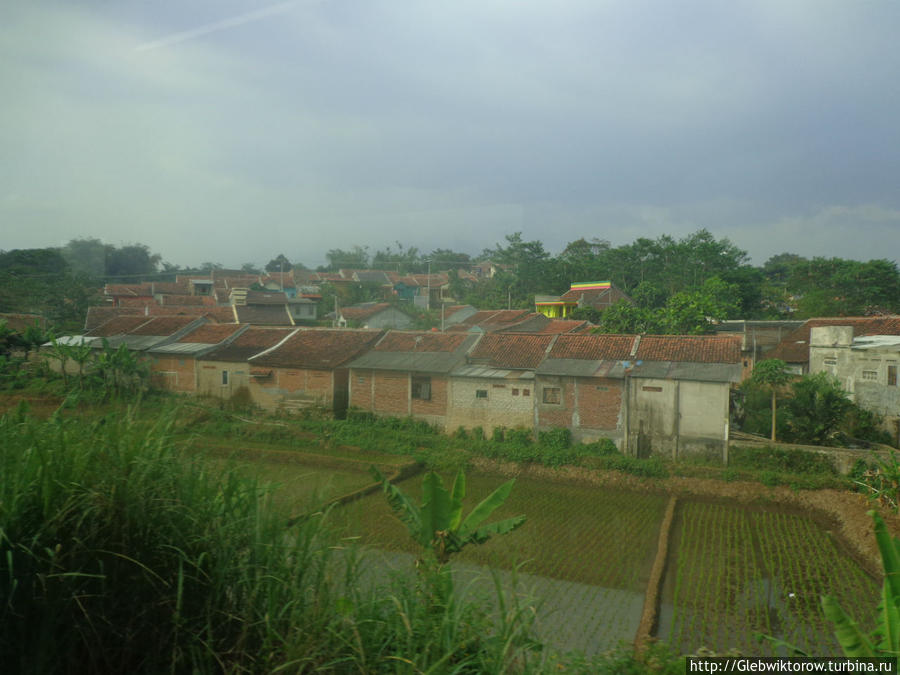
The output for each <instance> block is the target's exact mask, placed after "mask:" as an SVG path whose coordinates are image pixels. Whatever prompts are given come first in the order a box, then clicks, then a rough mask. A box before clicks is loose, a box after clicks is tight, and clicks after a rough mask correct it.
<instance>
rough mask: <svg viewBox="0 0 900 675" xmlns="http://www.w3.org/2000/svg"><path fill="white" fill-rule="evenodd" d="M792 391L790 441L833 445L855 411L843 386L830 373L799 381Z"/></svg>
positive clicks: (788, 405) (788, 407) (789, 405)
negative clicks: (845, 422)
mask: <svg viewBox="0 0 900 675" xmlns="http://www.w3.org/2000/svg"><path fill="white" fill-rule="evenodd" d="M763 363H766V362H765V361H764V362H763ZM754 374H755V371H754ZM792 389H793V395H792V396H791V398H789V399H788V400H787V414H788V429H789V433H790V438H789V439H788V440H791V441H794V442H797V443H810V444H813V445H834V444H835V440H834V437H835V434H836V433H837V432H838V429H839V428H840V427H841V424H842V422H843V421H844V418H845V417H846V416H847V414H848V413H849V412H850V411H851V409H852V408H853V403H852V402H851V401H850V399H849V398H847V394H846V392H845V391H844V390H843V389H842V388H841V385H840V383H839V382H838V381H837V379H835V378H834V377H833V376H832V375H830V374H829V373H816V374H814V375H809V376H807V377H803V378H801V379H799V380H797V381H796V382H794V383H793V385H792ZM773 440H774V439H773Z"/></svg>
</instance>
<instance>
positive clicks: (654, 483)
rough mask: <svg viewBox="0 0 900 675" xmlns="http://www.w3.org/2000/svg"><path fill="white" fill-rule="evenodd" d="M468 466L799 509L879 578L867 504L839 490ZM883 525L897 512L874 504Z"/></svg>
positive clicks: (897, 524)
mask: <svg viewBox="0 0 900 675" xmlns="http://www.w3.org/2000/svg"><path fill="white" fill-rule="evenodd" d="M471 465H472V466H473V468H476V469H478V470H479V471H487V472H491V473H497V474H501V475H503V476H509V477H515V476H527V477H530V478H537V479H540V480H546V481H551V482H566V483H569V482H574V483H581V484H588V485H597V486H601V487H610V488H616V489H623V490H633V491H635V492H647V491H652V492H660V493H665V494H668V495H674V496H677V497H678V498H680V499H681V498H689V499H691V498H693V499H720V500H726V501H730V502H734V503H738V504H746V505H764V506H773V507H777V508H789V509H799V510H801V511H803V512H804V513H808V514H809V515H810V516H811V517H813V518H815V519H816V520H818V521H820V522H821V524H822V525H823V526H824V527H825V529H827V530H829V531H831V532H833V533H834V534H835V535H837V537H838V538H839V540H840V541H841V543H843V544H844V546H845V548H846V549H847V552H848V553H849V554H850V555H852V556H853V557H854V558H855V559H856V560H857V561H858V562H859V563H860V564H861V565H862V566H863V568H864V569H865V570H866V571H867V572H869V573H870V574H872V575H873V576H874V577H876V578H878V579H881V574H882V573H881V556H880V554H879V552H878V545H877V543H876V542H875V529H874V526H873V524H872V518H871V517H870V516H869V515H868V511H869V510H870V509H872V508H874V506H873V504H872V503H871V502H870V501H868V500H867V499H866V498H865V497H864V496H863V495H861V494H855V493H852V492H847V491H842V490H833V489H827V490H793V489H791V488H789V487H786V486H777V487H766V486H765V485H762V484H761V483H753V482H746V481H734V482H725V481H719V480H714V479H711V478H685V477H681V476H671V477H669V478H664V479H662V478H654V479H648V478H640V477H638V476H631V475H629V474H623V473H619V472H617V471H601V470H596V469H585V468H582V467H561V468H558V469H554V468H550V467H545V466H540V465H533V464H529V465H524V464H516V463H514V462H503V461H499V460H491V459H485V458H473V459H472V460H471ZM880 512H881V515H882V517H883V518H884V520H885V522H886V523H887V526H888V529H889V530H890V532H891V533H892V534H893V535H894V536H900V516H898V515H896V514H893V513H889V512H885V511H884V510H883V509H881V510H880Z"/></svg>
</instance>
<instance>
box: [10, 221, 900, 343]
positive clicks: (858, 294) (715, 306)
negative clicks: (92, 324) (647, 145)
mask: <svg viewBox="0 0 900 675" xmlns="http://www.w3.org/2000/svg"><path fill="white" fill-rule="evenodd" d="M326 257H327V260H328V263H327V265H324V266H321V267H319V268H318V271H320V272H337V271H338V270H340V269H378V270H382V271H390V272H396V273H400V274H424V273H426V272H428V271H429V270H430V271H431V272H433V273H434V272H448V273H449V275H448V276H449V283H450V294H451V295H452V297H453V298H454V299H456V300H457V301H459V302H463V303H468V304H471V305H474V306H475V307H477V308H479V309H500V308H506V307H512V308H530V307H533V306H534V304H533V303H534V296H535V294H552V295H558V294H561V293H564V292H565V291H567V290H568V289H569V286H570V284H571V283H572V282H577V281H611V282H612V283H613V284H615V285H616V286H617V287H618V288H619V289H621V290H622V291H624V292H625V293H627V294H628V295H629V296H630V297H631V298H632V299H633V300H634V304H633V305H630V304H629V305H620V306H617V307H613V308H611V309H609V310H607V311H606V312H605V316H604V320H603V324H604V330H607V331H611V332H625V333H633V332H650V333H692V332H702V331H703V330H705V329H706V328H707V326H708V319H713V320H722V319H737V318H741V319H778V318H794V319H805V318H809V317H813V316H860V315H869V314H879V313H893V312H900V271H898V268H897V264H896V263H894V262H892V261H890V260H886V259H882V260H869V261H856V260H847V259H843V258H823V257H814V258H806V257H804V256H803V255H800V254H797V253H787V252H786V253H780V254H778V255H775V256H772V257H771V258H770V259H769V260H767V261H766V262H765V263H763V264H762V265H761V266H754V265H752V264H751V263H750V259H749V256H748V254H747V252H746V251H744V250H742V249H740V248H739V247H737V246H736V245H735V244H733V243H732V242H731V241H730V240H729V239H727V238H721V239H717V238H716V237H715V236H713V234H712V233H710V232H709V231H708V230H705V229H701V230H697V231H696V232H694V233H692V234H689V235H687V236H685V237H682V238H680V239H676V238H674V237H672V236H669V235H663V236H660V237H657V238H656V239H649V238H644V237H641V238H638V239H636V240H635V241H633V242H631V243H630V244H624V245H621V246H613V245H612V244H611V243H610V242H609V241H607V240H604V239H600V238H596V237H594V238H581V239H578V240H576V241H572V242H570V243H569V244H567V245H566V247H565V248H564V249H563V250H562V251H561V252H560V253H559V254H558V255H553V254H552V253H551V252H550V251H548V250H547V249H546V248H545V247H544V244H543V243H542V242H541V241H539V240H531V241H529V240H526V239H524V238H523V236H522V233H521V232H515V233H513V234H508V235H506V236H505V237H504V239H503V241H502V242H498V243H496V244H495V245H494V246H492V247H488V248H486V249H484V250H483V251H482V252H481V253H480V254H479V255H477V256H476V255H471V254H469V253H465V252H461V251H454V250H452V249H448V248H435V249H433V250H432V251H431V252H429V253H426V252H424V251H420V250H419V249H418V248H416V247H414V246H407V245H404V244H403V243H401V242H399V241H398V242H395V244H393V245H389V246H387V247H385V248H383V249H379V250H376V251H375V252H374V253H370V250H369V247H368V246H362V245H358V244H355V245H352V246H350V247H348V248H335V249H331V250H330V251H328V253H327V254H326ZM298 258H299V256H292V257H291V259H289V258H288V257H287V256H286V255H285V254H284V253H279V254H278V255H277V256H275V257H274V258H272V259H271V260H270V261H269V262H268V264H266V265H265V266H264V269H265V270H266V271H269V272H278V271H281V270H284V271H288V270H290V269H292V268H293V269H295V270H296V269H305V267H304V266H303V264H302V263H301V262H300V261H299V260H298ZM486 260H490V261H491V262H493V263H494V264H495V265H496V266H497V267H496V270H495V274H494V275H493V276H492V277H490V278H482V279H481V280H479V282H478V283H472V282H471V281H468V280H466V279H465V278H464V277H465V275H460V274H458V272H459V271H462V270H467V269H469V268H470V266H471V264H472V263H474V262H478V261H486ZM262 267H263V266H262V265H256V264H254V263H244V265H243V267H242V269H243V270H244V271H252V270H259V269H260V268H262ZM221 268H222V265H221V264H220V263H216V262H204V263H200V264H199V265H197V266H195V267H184V268H182V267H179V266H177V265H173V264H171V263H167V262H165V261H163V260H162V257H161V256H160V255H159V254H157V253H154V252H152V251H151V250H150V249H149V247H148V246H146V245H144V244H127V245H123V246H113V245H111V244H106V243H103V242H101V241H100V240H98V239H93V238H80V239H73V240H72V241H70V242H69V243H67V244H66V245H65V246H63V247H61V248H47V249H29V250H21V251H8V252H0V312H35V313H40V314H44V315H45V316H47V317H48V318H49V319H51V320H52V321H54V322H60V321H77V320H80V319H79V318H78V317H83V316H84V312H85V310H86V308H87V306H89V305H90V304H91V303H92V302H96V301H97V298H98V296H97V289H98V288H99V287H101V286H102V284H103V283H105V282H122V283H129V282H131V283H137V282H140V281H150V280H171V279H172V278H173V277H174V275H175V274H176V273H204V274H208V273H209V272H210V271H211V270H215V269H221ZM326 291H327V289H326ZM326 294H327V293H326ZM380 298H381V289H380V287H376V286H375V285H370V286H368V287H364V286H360V287H359V288H355V289H353V291H352V293H348V297H346V298H343V299H342V302H343V303H347V302H362V301H366V300H376V299H380ZM575 318H580V319H589V320H591V321H594V322H597V321H598V319H599V315H598V313H597V312H596V311H594V310H577V311H576V313H575Z"/></svg>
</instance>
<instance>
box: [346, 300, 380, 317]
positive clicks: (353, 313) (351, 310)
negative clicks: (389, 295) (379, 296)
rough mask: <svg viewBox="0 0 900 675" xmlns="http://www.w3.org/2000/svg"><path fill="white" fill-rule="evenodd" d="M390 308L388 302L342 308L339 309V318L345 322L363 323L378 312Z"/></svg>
mask: <svg viewBox="0 0 900 675" xmlns="http://www.w3.org/2000/svg"><path fill="white" fill-rule="evenodd" d="M390 306H391V304H390V303H388V302H376V303H375V304H373V305H367V306H365V307H343V308H341V316H343V317H344V318H345V319H346V320H347V321H363V320H365V319H368V318H369V317H371V316H374V315H375V314H378V312H382V311H384V310H386V309H388V308H389V307H390Z"/></svg>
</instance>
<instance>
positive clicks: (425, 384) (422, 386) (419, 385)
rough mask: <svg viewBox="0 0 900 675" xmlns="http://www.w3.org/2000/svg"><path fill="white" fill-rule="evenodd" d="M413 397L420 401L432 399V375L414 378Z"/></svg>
mask: <svg viewBox="0 0 900 675" xmlns="http://www.w3.org/2000/svg"><path fill="white" fill-rule="evenodd" d="M412 397H413V398H414V399H417V400H419V401H430V400H431V378H430V377H414V378H413V379H412Z"/></svg>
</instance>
